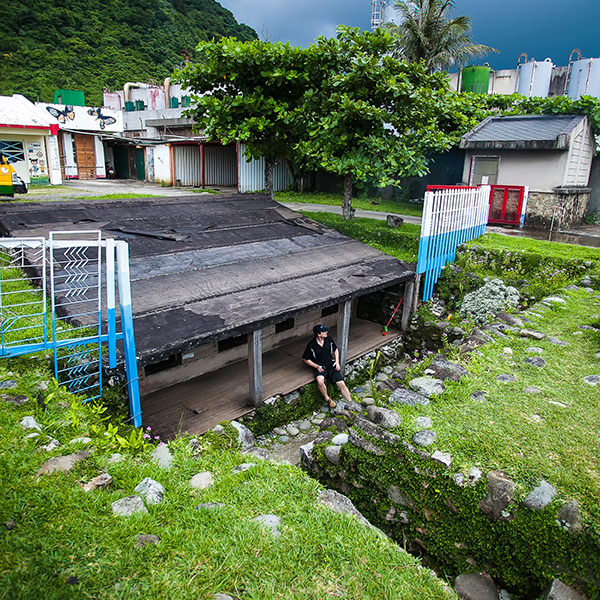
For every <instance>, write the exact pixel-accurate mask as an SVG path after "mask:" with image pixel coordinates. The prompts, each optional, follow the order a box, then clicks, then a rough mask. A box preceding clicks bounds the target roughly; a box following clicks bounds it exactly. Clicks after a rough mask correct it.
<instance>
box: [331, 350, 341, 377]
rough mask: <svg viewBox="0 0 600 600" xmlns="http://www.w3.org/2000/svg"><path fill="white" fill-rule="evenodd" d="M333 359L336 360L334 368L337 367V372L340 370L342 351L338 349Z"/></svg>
mask: <svg viewBox="0 0 600 600" xmlns="http://www.w3.org/2000/svg"><path fill="white" fill-rule="evenodd" d="M333 358H334V363H333V366H334V367H335V370H336V371H339V370H340V351H339V350H338V349H337V348H336V349H335V352H334V353H333Z"/></svg>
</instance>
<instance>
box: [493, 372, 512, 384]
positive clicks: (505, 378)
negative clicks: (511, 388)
mask: <svg viewBox="0 0 600 600" xmlns="http://www.w3.org/2000/svg"><path fill="white" fill-rule="evenodd" d="M496 380H497V381H499V382H500V383H512V382H513V381H516V380H517V378H516V377H515V376H514V375H511V374H510V373H504V374H503V375H498V377H496Z"/></svg>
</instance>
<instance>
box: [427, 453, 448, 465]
mask: <svg viewBox="0 0 600 600" xmlns="http://www.w3.org/2000/svg"><path fill="white" fill-rule="evenodd" d="M431 458H433V460H435V461H437V462H439V463H442V464H443V465H446V466H447V467H449V466H450V465H451V464H452V455H451V454H450V453H449V452H440V451H439V450H436V451H435V452H434V453H433V454H432V455H431Z"/></svg>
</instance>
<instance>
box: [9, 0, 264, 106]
mask: <svg viewBox="0 0 600 600" xmlns="http://www.w3.org/2000/svg"><path fill="white" fill-rule="evenodd" d="M3 9H4V10H3V14H4V17H3V19H2V21H1V22H0V40H1V41H0V48H1V50H0V94H2V95H10V94H13V93H20V94H23V95H25V96H27V97H28V98H29V99H30V100H32V101H35V100H38V99H39V100H41V101H45V102H51V101H52V99H53V95H54V91H55V90H57V89H60V88H66V89H76V90H82V91H84V92H85V93H86V102H87V103H88V104H92V105H100V104H101V103H102V91H103V88H105V87H111V88H113V89H115V88H121V87H122V86H123V84H124V83H126V82H127V81H148V82H149V81H159V82H162V80H163V79H164V78H165V77H168V76H169V75H170V74H171V73H172V71H173V68H174V67H175V66H176V65H177V64H179V63H180V62H182V61H183V60H184V58H185V57H184V54H183V51H188V52H189V53H190V54H191V55H192V58H193V52H194V48H195V47H196V45H197V44H198V41H199V40H210V39H212V38H213V37H216V38H219V37H222V36H236V37H237V38H239V39H240V40H251V39H255V38H256V37H257V35H256V33H255V31H254V30H253V29H251V28H250V27H247V26H246V25H239V24H238V23H237V22H236V21H235V19H234V17H233V15H232V14H231V13H230V12H229V11H228V10H226V9H224V8H223V7H222V6H221V5H220V4H218V3H217V2H216V1H215V0H170V1H169V0H111V1H110V2H97V1H95V0H68V1H66V2H65V1H63V0H35V1H34V0H7V1H6V2H4V4H3Z"/></svg>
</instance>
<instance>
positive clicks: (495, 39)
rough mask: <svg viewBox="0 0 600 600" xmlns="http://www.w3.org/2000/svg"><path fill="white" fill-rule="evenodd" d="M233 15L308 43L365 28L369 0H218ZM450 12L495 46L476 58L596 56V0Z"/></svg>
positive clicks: (504, 61)
mask: <svg viewBox="0 0 600 600" xmlns="http://www.w3.org/2000/svg"><path fill="white" fill-rule="evenodd" d="M221 4H222V5H223V6H225V7H226V8H228V9H229V10H231V12H233V14H234V16H235V18H236V19H237V20H238V21H239V22H242V23H246V24H247V25H250V26H251V27H253V28H254V29H255V30H256V32H257V33H258V34H259V36H260V37H261V39H269V40H270V41H273V42H276V41H282V42H286V41H289V42H290V43H291V44H293V45H299V46H308V44H310V43H311V42H312V41H313V40H314V39H315V38H316V37H317V36H319V35H325V36H332V35H334V34H335V28H336V26H337V25H339V24H343V25H349V26H352V27H360V28H362V29H369V28H370V20H371V2H370V0H345V1H344V0H222V1H221ZM454 14H455V15H459V14H466V15H469V16H471V18H472V21H473V39H474V41H475V42H477V43H480V44H486V45H487V46H492V47H493V48H497V49H498V50H500V54H489V55H487V56H486V57H484V58H482V59H481V60H480V61H479V62H480V63H483V62H484V61H487V62H489V64H490V65H491V66H492V67H493V68H494V69H510V68H514V67H515V65H516V64H517V59H518V57H519V55H520V54H521V53H523V52H525V53H527V55H528V57H529V58H530V59H531V58H532V57H533V58H535V59H537V60H544V59H545V58H546V57H549V58H551V59H552V61H553V62H554V64H555V65H566V64H568V61H569V54H570V53H571V51H572V50H573V49H574V48H579V49H580V50H581V53H582V56H584V57H586V58H592V57H600V36H599V35H598V34H597V31H596V30H597V28H598V23H599V22H600V2H598V0H579V2H577V3H575V2H573V3H566V2H564V1H561V2H559V1H558V0H495V1H493V2H492V1H490V0H456V9H455V11H454Z"/></svg>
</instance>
